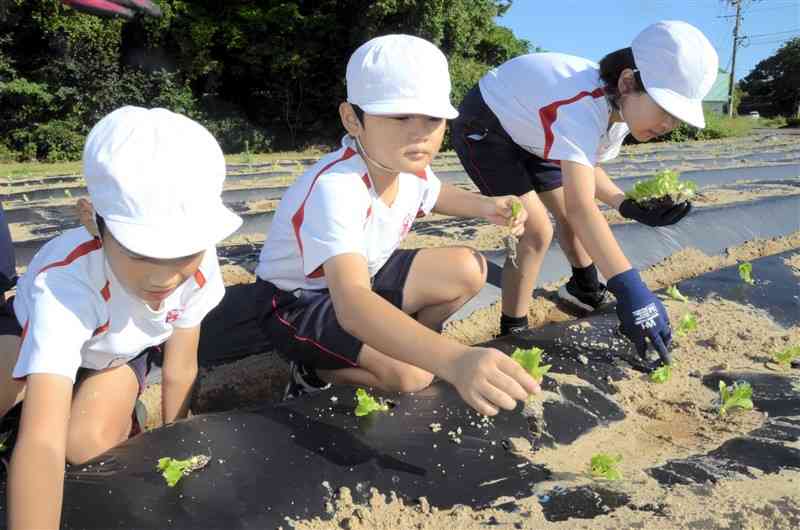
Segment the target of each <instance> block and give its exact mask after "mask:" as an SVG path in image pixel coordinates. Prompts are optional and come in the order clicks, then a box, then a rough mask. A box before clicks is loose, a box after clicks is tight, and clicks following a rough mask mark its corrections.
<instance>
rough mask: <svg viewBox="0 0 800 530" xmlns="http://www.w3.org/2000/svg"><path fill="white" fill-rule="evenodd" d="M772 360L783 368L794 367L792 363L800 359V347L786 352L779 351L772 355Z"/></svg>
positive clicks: (792, 347) (793, 347)
mask: <svg viewBox="0 0 800 530" xmlns="http://www.w3.org/2000/svg"><path fill="white" fill-rule="evenodd" d="M772 358H773V359H775V362H776V363H778V364H779V365H781V367H782V368H789V367H790V366H791V365H792V361H794V360H795V359H797V358H800V346H790V347H788V348H786V349H785V350H781V351H777V352H775V353H773V354H772Z"/></svg>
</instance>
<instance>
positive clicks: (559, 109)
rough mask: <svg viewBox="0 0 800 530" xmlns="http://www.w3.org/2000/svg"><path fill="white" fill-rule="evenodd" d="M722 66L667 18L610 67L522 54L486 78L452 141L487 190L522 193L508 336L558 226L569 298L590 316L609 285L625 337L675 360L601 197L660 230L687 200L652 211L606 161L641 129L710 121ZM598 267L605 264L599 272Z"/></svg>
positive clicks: (507, 271) (666, 329) (520, 325)
mask: <svg viewBox="0 0 800 530" xmlns="http://www.w3.org/2000/svg"><path fill="white" fill-rule="evenodd" d="M717 66H718V59H717V54H716V52H715V51H714V48H713V47H712V46H711V43H709V42H708V39H706V37H705V36H704V35H703V34H702V33H701V32H700V31H699V30H698V29H697V28H695V27H693V26H691V25H689V24H687V23H685V22H678V21H663V22H659V23H657V24H653V25H651V26H649V27H647V28H645V29H644V30H643V31H642V32H641V33H640V34H639V35H638V36H637V37H636V38H635V39H634V41H633V44H632V45H631V47H630V48H625V49H622V50H618V51H616V52H614V53H611V54H609V55H607V56H606V57H605V58H604V59H603V60H602V61H600V64H599V65H598V64H595V63H593V62H591V61H589V60H586V59H582V58H580V57H573V56H569V55H564V54H559V53H536V54H530V55H523V56H520V57H517V58H514V59H511V60H510V61H508V62H506V63H504V64H502V65H500V66H499V67H497V68H495V69H493V70H491V71H490V72H489V73H488V74H486V76H484V77H483V78H482V79H481V80H480V82H479V84H478V86H476V87H475V88H473V89H472V91H471V92H470V93H468V94H467V96H466V97H465V98H464V101H463V103H462V105H461V107H460V109H459V110H460V115H459V117H458V118H457V119H456V120H455V121H454V122H453V125H452V137H453V144H454V146H455V149H456V151H457V152H458V156H459V158H460V159H461V162H462V163H463V165H464V168H465V169H466V171H467V173H468V174H469V175H470V177H471V178H472V180H473V181H474V182H475V184H476V185H477V186H478V188H479V189H480V190H481V192H482V193H484V194H485V195H489V196H495V195H508V194H512V195H517V196H519V197H520V199H521V200H522V201H523V203H524V205H525V208H526V210H527V212H528V222H527V225H526V227H525V233H524V235H523V237H522V239H521V241H520V245H519V249H518V253H517V254H518V256H517V262H518V264H519V267H517V266H516V264H511V263H510V261H509V260H507V261H506V264H505V267H504V269H503V280H502V288H503V300H502V316H501V333H502V334H507V333H511V332H514V331H517V330H519V329H524V328H525V327H527V321H528V320H527V315H528V305H529V302H530V296H531V292H532V291H533V288H534V287H535V285H536V278H537V276H538V274H539V268H540V267H541V264H542V260H543V259H544V255H545V253H546V252H547V249H548V247H549V246H550V241H551V239H552V236H553V228H552V225H551V223H550V220H549V218H548V215H547V210H550V212H551V213H552V214H553V215H554V217H555V218H556V221H557V226H558V242H559V244H560V246H561V248H562V249H563V250H564V253H565V254H566V256H567V258H568V259H569V261H570V263H571V264H572V271H573V275H572V278H571V279H570V280H569V282H568V283H567V284H566V285H565V286H564V287H562V288H561V290H560V291H559V296H560V297H561V298H562V299H565V300H566V301H569V302H571V303H572V304H574V305H576V306H578V307H580V308H581V309H583V310H586V311H592V310H594V309H596V308H597V307H599V306H600V305H602V304H604V303H605V301H606V287H605V286H604V285H603V284H602V283H600V281H599V279H598V273H597V269H598V268H599V269H600V272H601V273H602V275H603V276H604V277H605V278H608V290H609V291H611V292H612V293H614V295H615V296H616V298H617V300H618V303H617V314H618V316H619V319H620V321H621V324H622V326H621V328H622V331H623V332H624V333H625V334H626V335H627V336H628V337H629V338H630V339H631V340H632V341H633V343H634V344H635V346H636V348H637V350H638V352H639V354H640V355H643V356H646V355H647V353H646V352H647V341H648V340H649V341H650V343H651V345H652V346H653V348H654V349H655V350H656V351H657V352H658V353H659V355H660V357H661V359H662V361H663V362H668V361H669V353H668V348H669V345H670V340H671V331H670V325H669V320H668V317H667V314H666V312H665V311H664V307H663V306H662V304H661V302H660V301H659V300H658V299H657V298H656V297H655V296H653V294H652V293H651V292H650V291H649V290H648V289H647V287H646V286H645V284H644V282H642V280H641V278H640V277H639V273H638V271H636V269H633V268H632V267H631V264H630V262H629V261H628V260H627V258H626V257H625V255H624V254H623V253H622V250H621V249H620V247H619V244H618V243H617V241H616V240H615V239H614V235H613V234H612V232H611V230H610V229H609V226H608V223H607V222H606V221H605V219H604V217H603V216H602V214H601V213H600V210H599V209H598V207H597V204H596V203H595V198H597V199H599V200H601V201H603V202H604V203H606V204H608V205H610V206H612V207H613V208H617V209H619V211H620V213H621V214H622V215H623V216H624V217H627V218H630V219H635V220H637V221H639V222H642V223H645V224H648V225H650V226H664V225H669V224H673V223H676V222H678V221H679V220H680V219H681V218H683V217H684V216H685V215H686V214H687V213H688V212H689V210H690V209H691V205H690V204H689V203H688V202H687V203H682V204H678V205H674V206H665V207H664V208H660V209H654V210H643V209H641V208H640V207H638V206H637V205H636V203H635V202H633V201H630V200H625V195H624V194H623V192H622V191H621V190H620V189H619V188H618V187H617V186H616V185H615V184H614V183H613V182H612V181H611V180H610V178H609V177H608V175H607V174H606V173H605V172H604V171H603V169H602V168H601V167H600V165H599V164H600V163H602V162H605V161H608V160H611V159H612V158H614V157H616V156H617V154H618V153H619V150H620V147H621V145H622V142H623V140H624V139H625V137H626V136H627V135H628V134H632V135H633V137H634V138H636V139H637V140H639V141H647V140H650V139H652V138H654V137H656V136H659V135H662V134H666V133H667V132H669V131H670V130H672V129H673V128H674V127H675V126H677V125H678V124H680V122H682V121H683V122H687V123H689V124H691V125H694V126H696V127H703V126H704V125H705V123H704V119H703V109H702V99H703V97H705V95H706V94H707V93H708V91H709V90H710V89H711V86H712V84H713V83H714V80H715V79H716V76H717ZM595 263H596V264H597V267H595Z"/></svg>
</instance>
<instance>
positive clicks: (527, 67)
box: [479, 53, 630, 167]
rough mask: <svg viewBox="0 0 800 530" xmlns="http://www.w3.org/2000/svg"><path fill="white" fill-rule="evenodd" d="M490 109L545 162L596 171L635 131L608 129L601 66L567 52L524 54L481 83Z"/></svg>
mask: <svg viewBox="0 0 800 530" xmlns="http://www.w3.org/2000/svg"><path fill="white" fill-rule="evenodd" d="M479 86H480V90H481V95H482V96H483V99H484V101H485V102H486V105H487V106H488V107H489V108H490V109H491V110H492V112H494V114H495V115H496V116H497V118H498V120H499V121H500V124H501V125H502V126H503V129H505V131H506V132H507V133H508V134H509V136H511V138H512V139H513V140H514V142H515V143H517V144H519V145H520V147H522V148H523V149H525V150H527V151H529V152H531V153H533V154H535V155H536V156H538V157H540V158H544V159H546V160H553V161H561V160H571V161H573V162H577V163H579V164H582V165H585V166H589V167H594V166H595V165H596V164H598V163H599V162H605V161H607V160H611V159H612V158H615V157H616V156H617V155H618V154H619V150H620V147H621V146H622V141H623V140H624V139H625V137H626V136H627V135H628V133H629V132H630V131H629V129H628V125H627V124H626V123H615V124H613V125H612V126H611V127H610V128H609V127H608V119H609V116H610V115H611V111H612V109H611V106H610V105H609V103H608V102H607V101H606V97H605V93H604V91H603V82H602V81H601V80H600V67H599V66H598V65H597V64H596V63H594V62H592V61H589V60H587V59H582V58H580V57H574V56H572V55H565V54H562V53H532V54H529V55H521V56H519V57H515V58H514V59H511V60H510V61H508V62H506V63H503V64H502V65H500V66H498V67H497V68H494V69H493V70H491V71H489V73H487V74H486V75H485V76H484V77H483V78H482V79H481V80H480V82H479Z"/></svg>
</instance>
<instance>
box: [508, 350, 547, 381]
mask: <svg viewBox="0 0 800 530" xmlns="http://www.w3.org/2000/svg"><path fill="white" fill-rule="evenodd" d="M543 353H544V350H542V349H541V348H537V347H535V346H534V347H533V348H530V349H528V350H523V349H521V348H517V349H516V350H514V353H512V354H511V358H512V359H514V360H515V361H517V362H518V363H519V364H520V366H522V367H523V368H524V369H525V371H526V372H528V373H529V374H531V377H532V378H533V380H534V381H536V382H537V383H541V382H542V379H543V378H544V374H546V373H547V372H548V371H549V370H550V368H551V367H552V366H553V365H552V364H545V365H542V364H541V363H542V354H543Z"/></svg>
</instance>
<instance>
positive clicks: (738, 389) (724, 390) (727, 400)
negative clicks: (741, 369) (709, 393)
mask: <svg viewBox="0 0 800 530" xmlns="http://www.w3.org/2000/svg"><path fill="white" fill-rule="evenodd" d="M752 397H753V387H751V386H750V383H747V382H740V383H734V384H733V386H728V385H726V384H725V381H722V380H720V382H719V401H720V407H719V415H720V416H725V415H726V414H727V413H728V411H729V410H731V409H734V408H740V409H744V410H751V409H752V408H753V400H752Z"/></svg>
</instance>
